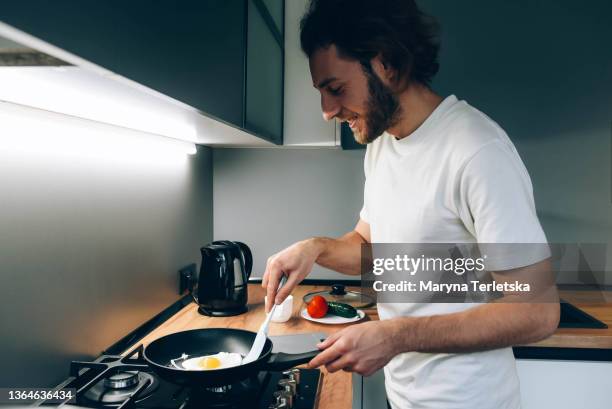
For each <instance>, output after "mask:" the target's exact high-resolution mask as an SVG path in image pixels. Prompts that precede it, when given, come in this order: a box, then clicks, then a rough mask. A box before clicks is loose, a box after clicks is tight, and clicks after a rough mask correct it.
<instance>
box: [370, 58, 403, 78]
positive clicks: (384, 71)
mask: <svg viewBox="0 0 612 409" xmlns="http://www.w3.org/2000/svg"><path fill="white" fill-rule="evenodd" d="M370 65H371V66H372V70H373V71H374V72H375V73H376V75H378V77H379V78H380V79H381V80H382V81H383V82H384V83H385V84H386V85H391V84H394V83H395V82H396V80H397V72H396V71H395V69H393V67H391V65H390V64H389V63H388V62H387V61H385V59H384V58H383V57H382V56H381V55H380V54H378V55H377V56H376V57H374V58H372V60H371V61H370Z"/></svg>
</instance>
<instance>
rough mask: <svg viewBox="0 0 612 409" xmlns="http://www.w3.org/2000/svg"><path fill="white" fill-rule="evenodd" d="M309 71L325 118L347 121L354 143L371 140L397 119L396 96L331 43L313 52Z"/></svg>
mask: <svg viewBox="0 0 612 409" xmlns="http://www.w3.org/2000/svg"><path fill="white" fill-rule="evenodd" d="M310 74H311V76H312V81H313V85H314V87H315V88H317V89H318V90H319V92H320V93H321V110H322V111H323V117H324V118H325V120H330V119H333V118H337V119H338V120H340V121H342V122H344V121H346V122H348V124H349V126H350V128H351V130H352V131H353V134H354V135H355V139H356V140H357V142H359V143H362V144H366V143H369V142H372V141H374V140H375V139H376V138H378V137H379V136H380V135H381V134H382V133H383V132H384V131H386V130H387V129H389V128H390V127H391V126H392V125H394V124H395V123H396V122H397V120H398V117H399V112H400V109H399V102H398V99H397V97H396V95H395V94H394V93H393V92H392V91H391V89H390V88H389V87H388V86H387V85H385V84H384V83H383V82H382V80H381V79H380V78H379V76H378V75H377V74H375V73H374V72H373V71H371V70H370V72H365V71H364V69H363V67H362V66H361V64H360V63H359V62H358V61H355V60H349V59H345V58H342V57H340V56H339V55H338V52H337V49H336V47H335V46H334V45H331V46H329V47H327V48H321V49H319V50H317V51H315V53H314V54H313V55H312V56H311V58H310Z"/></svg>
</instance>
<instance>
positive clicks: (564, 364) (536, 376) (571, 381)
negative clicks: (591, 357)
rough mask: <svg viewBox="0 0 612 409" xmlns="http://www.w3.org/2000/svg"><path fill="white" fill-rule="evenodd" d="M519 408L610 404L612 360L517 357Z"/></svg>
mask: <svg viewBox="0 0 612 409" xmlns="http://www.w3.org/2000/svg"><path fill="white" fill-rule="evenodd" d="M516 366H517V370H518V374H519V379H520V382H521V404H522V407H523V409H535V408H555V409H573V408H586V407H588V408H589V409H604V408H609V407H610V392H609V389H610V379H612V362H590V361H552V360H539V359H533V360H532V359H529V360H528V359H518V360H517V361H516Z"/></svg>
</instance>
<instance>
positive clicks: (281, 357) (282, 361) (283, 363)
mask: <svg viewBox="0 0 612 409" xmlns="http://www.w3.org/2000/svg"><path fill="white" fill-rule="evenodd" d="M319 352H321V351H319V350H316V351H309V352H303V353H301V354H286V353H284V352H278V353H275V354H270V358H269V359H268V361H267V362H266V363H265V364H264V368H263V369H265V370H269V371H284V370H286V369H290V368H293V367H294V366H297V365H302V364H305V363H306V362H308V361H310V360H311V359H312V358H314V357H315V356H316V355H317V354H318V353H319Z"/></svg>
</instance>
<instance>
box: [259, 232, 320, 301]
mask: <svg viewBox="0 0 612 409" xmlns="http://www.w3.org/2000/svg"><path fill="white" fill-rule="evenodd" d="M322 251H323V246H322V245H321V243H319V241H318V240H317V239H316V238H314V239H307V240H303V241H299V242H297V243H295V244H293V245H291V246H289V247H287V248H286V249H284V250H282V251H280V252H279V253H276V254H275V255H273V256H271V257H270V258H268V262H267V264H266V271H265V272H264V275H263V279H262V282H261V286H262V287H264V288H266V289H267V297H268V298H267V300H266V312H268V311H270V309H271V308H272V303H273V302H274V303H276V304H280V303H282V302H283V301H284V300H285V298H287V296H288V295H289V294H291V292H292V291H293V289H294V288H295V287H296V286H297V285H298V284H299V283H300V282H301V281H302V280H303V279H304V278H305V277H306V276H307V275H308V274H309V273H310V271H311V270H312V266H313V265H314V264H315V262H316V261H317V258H318V257H319V255H320V254H321V252H322ZM283 275H285V276H287V282H286V283H285V285H284V286H283V288H281V289H280V291H278V293H277V291H276V290H277V289H278V283H279V282H280V280H281V277H282V276H283Z"/></svg>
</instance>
